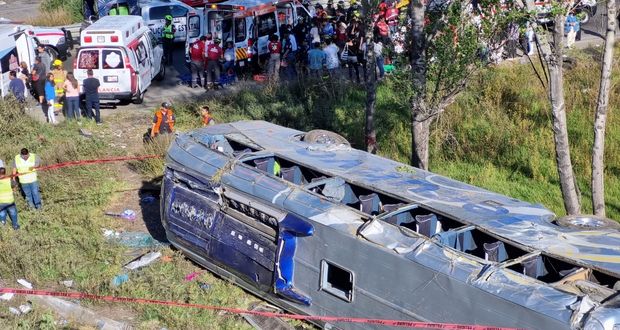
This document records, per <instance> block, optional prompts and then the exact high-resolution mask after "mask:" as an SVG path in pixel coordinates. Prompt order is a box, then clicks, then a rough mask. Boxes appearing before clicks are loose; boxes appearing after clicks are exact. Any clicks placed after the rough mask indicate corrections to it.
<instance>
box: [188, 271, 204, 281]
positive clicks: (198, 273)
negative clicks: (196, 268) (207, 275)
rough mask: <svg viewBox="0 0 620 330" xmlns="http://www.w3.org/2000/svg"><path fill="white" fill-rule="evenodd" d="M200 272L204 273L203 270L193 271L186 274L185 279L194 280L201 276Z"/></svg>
mask: <svg viewBox="0 0 620 330" xmlns="http://www.w3.org/2000/svg"><path fill="white" fill-rule="evenodd" d="M200 274H202V272H191V273H189V274H187V275H185V281H186V282H190V281H193V280H194V279H195V278H196V277H198V276H200Z"/></svg>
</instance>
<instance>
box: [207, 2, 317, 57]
mask: <svg viewBox="0 0 620 330" xmlns="http://www.w3.org/2000/svg"><path fill="white" fill-rule="evenodd" d="M204 15H205V27H204V31H205V33H209V32H210V33H212V34H213V38H214V39H215V38H219V39H220V40H222V43H223V44H226V42H228V41H232V42H233V43H234V44H235V53H236V60H237V63H239V66H244V65H245V62H246V61H247V60H251V58H252V57H253V56H255V55H256V54H254V52H258V56H259V57H262V56H263V55H265V56H266V55H267V54H268V53H269V50H268V49H267V44H268V43H269V36H270V35H271V34H275V35H278V36H279V35H280V27H281V26H282V25H283V24H289V25H291V26H292V27H294V26H295V25H296V24H297V22H298V20H299V18H300V17H301V18H304V19H309V18H310V14H309V13H308V11H307V10H306V8H305V7H304V6H302V4H301V3H300V2H298V1H294V0H283V1H272V0H228V1H224V2H221V3H217V4H207V5H206V6H205V14H204ZM255 43H256V44H255Z"/></svg>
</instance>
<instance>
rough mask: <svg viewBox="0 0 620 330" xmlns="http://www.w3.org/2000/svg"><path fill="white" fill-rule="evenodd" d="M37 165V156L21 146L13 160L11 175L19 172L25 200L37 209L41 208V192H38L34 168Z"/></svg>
mask: <svg viewBox="0 0 620 330" xmlns="http://www.w3.org/2000/svg"><path fill="white" fill-rule="evenodd" d="M39 165H40V160H39V157H37V155H36V154H31V153H30V152H28V149H26V148H23V149H22V150H21V151H20V153H19V155H17V156H15V159H14V160H13V175H16V174H19V177H18V178H19V184H20V185H21V186H22V191H23V192H24V196H25V197H26V202H27V203H28V206H30V207H31V208H35V209H37V210H38V209H40V208H41V194H40V193H39V181H38V179H37V169H36V168H37V167H39Z"/></svg>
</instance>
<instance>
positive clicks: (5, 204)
mask: <svg viewBox="0 0 620 330" xmlns="http://www.w3.org/2000/svg"><path fill="white" fill-rule="evenodd" d="M13 188H15V180H13V179H12V178H11V177H7V176H6V169H5V168H4V166H2V167H0V222H1V223H2V225H5V224H6V215H7V213H8V214H9V218H11V224H12V225H13V229H15V230H18V229H19V223H18V222H17V207H15V195H13Z"/></svg>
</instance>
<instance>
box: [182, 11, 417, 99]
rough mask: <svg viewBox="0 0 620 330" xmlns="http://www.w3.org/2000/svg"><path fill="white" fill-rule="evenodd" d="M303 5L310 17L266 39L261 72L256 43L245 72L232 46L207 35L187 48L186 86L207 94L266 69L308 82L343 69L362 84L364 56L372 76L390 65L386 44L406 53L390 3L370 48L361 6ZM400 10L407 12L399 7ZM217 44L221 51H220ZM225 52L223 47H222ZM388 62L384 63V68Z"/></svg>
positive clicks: (381, 15)
mask: <svg viewBox="0 0 620 330" xmlns="http://www.w3.org/2000/svg"><path fill="white" fill-rule="evenodd" d="M304 6H305V7H306V9H307V10H308V12H309V13H310V14H311V17H310V18H304V17H300V18H299V20H298V21H297V22H296V23H295V25H294V26H293V25H290V24H282V25H281V26H280V29H279V31H280V33H279V35H278V34H271V35H270V36H269V44H268V52H269V54H267V58H266V59H265V60H264V61H263V63H262V67H259V63H258V62H259V61H258V60H257V58H256V57H257V55H256V54H258V50H257V49H256V48H257V43H254V45H252V46H251V47H252V48H253V49H250V50H249V51H248V53H251V54H254V58H253V59H252V61H250V62H249V63H248V64H249V65H246V66H244V67H243V68H242V67H240V66H239V65H238V63H237V61H236V53H235V47H234V44H233V43H232V42H231V41H226V42H225V43H224V44H222V41H221V40H219V39H217V38H213V35H212V34H211V33H207V34H206V35H205V36H202V37H201V38H200V40H198V41H196V42H194V43H192V44H190V45H188V49H186V62H187V63H188V67H189V69H190V70H191V73H192V79H191V83H190V86H192V87H198V86H202V87H204V88H206V89H212V88H217V86H218V84H222V83H231V82H234V80H235V79H236V77H237V76H238V75H239V74H241V73H248V72H246V71H249V73H250V74H257V73H260V72H261V70H262V69H265V71H266V72H267V75H268V77H269V79H271V80H279V79H280V77H283V78H285V79H294V78H296V77H297V75H298V74H300V73H301V74H304V75H309V76H311V77H318V76H322V75H323V74H334V73H335V72H336V71H337V70H338V69H340V68H342V67H347V68H348V71H349V78H350V79H352V80H354V81H356V82H360V81H361V79H364V80H366V79H367V76H368V68H367V55H368V51H373V52H374V53H375V58H376V59H377V61H376V63H377V68H376V71H377V72H378V74H379V77H380V78H382V77H383V75H384V72H385V70H384V65H385V64H389V63H390V62H389V61H390V60H389V59H387V58H386V57H384V49H385V46H386V45H390V49H393V50H394V51H395V52H396V53H397V54H400V53H402V52H403V50H404V42H405V33H406V29H405V28H402V29H398V28H397V27H398V26H399V23H398V21H399V19H401V18H402V17H404V16H402V15H400V13H401V11H400V10H399V8H398V3H397V2H395V1H393V0H387V1H383V2H382V3H381V5H380V6H379V10H378V13H377V15H376V17H375V25H374V30H373V40H374V44H375V46H374V47H373V49H367V47H366V42H365V40H366V35H365V31H364V28H363V26H362V23H361V7H360V5H359V3H357V0H351V1H350V6H349V7H346V8H345V4H344V2H343V1H339V2H338V3H337V5H336V6H334V4H333V0H329V1H328V3H327V5H326V7H325V8H324V7H323V6H322V5H321V4H316V5H310V4H309V2H305V3H304ZM403 9H405V8H404V7H403ZM220 45H221V46H220ZM222 47H223V48H222ZM386 62H387V63H386Z"/></svg>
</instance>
